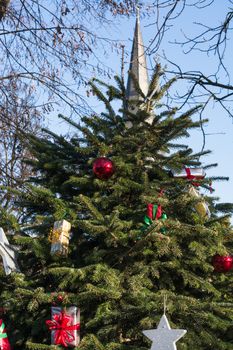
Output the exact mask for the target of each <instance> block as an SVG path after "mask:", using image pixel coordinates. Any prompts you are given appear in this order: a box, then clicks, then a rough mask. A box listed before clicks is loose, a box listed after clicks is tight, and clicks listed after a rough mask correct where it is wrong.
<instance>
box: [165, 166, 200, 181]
mask: <svg viewBox="0 0 233 350" xmlns="http://www.w3.org/2000/svg"><path fill="white" fill-rule="evenodd" d="M170 174H171V176H173V177H175V178H181V179H188V180H198V179H199V180H201V179H204V177H205V176H206V173H205V171H204V169H202V168H184V169H182V170H181V171H178V172H176V171H173V170H171V171H170Z"/></svg>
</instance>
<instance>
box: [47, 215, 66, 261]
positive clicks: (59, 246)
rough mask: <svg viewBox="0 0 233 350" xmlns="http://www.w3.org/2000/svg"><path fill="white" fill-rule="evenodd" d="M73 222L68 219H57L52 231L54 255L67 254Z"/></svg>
mask: <svg viewBox="0 0 233 350" xmlns="http://www.w3.org/2000/svg"><path fill="white" fill-rule="evenodd" d="M70 230H71V224H70V223H69V222H68V221H66V220H61V221H55V222H54V225H53V229H52V231H51V233H50V237H49V238H50V241H51V251H50V253H51V254H52V255H54V254H57V255H67V254H68V247H69V239H70Z"/></svg>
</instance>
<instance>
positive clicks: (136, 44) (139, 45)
mask: <svg viewBox="0 0 233 350" xmlns="http://www.w3.org/2000/svg"><path fill="white" fill-rule="evenodd" d="M129 71H131V72H132V73H133V74H134V75H135V77H136V78H137V80H138V83H139V86H140V89H141V90H142V92H143V93H144V94H145V95H147V92H148V86H149V78H148V71H147V64H146V56H145V51H144V45H143V40H142V33H141V29H140V14H139V7H137V19H136V25H135V31H134V39H133V47H132V52H131V59H130V67H129ZM127 97H128V99H129V100H135V101H138V100H140V99H141V97H140V95H139V94H138V92H137V91H136V89H135V87H134V83H133V80H132V77H131V76H130V75H129V76H128V82H127Z"/></svg>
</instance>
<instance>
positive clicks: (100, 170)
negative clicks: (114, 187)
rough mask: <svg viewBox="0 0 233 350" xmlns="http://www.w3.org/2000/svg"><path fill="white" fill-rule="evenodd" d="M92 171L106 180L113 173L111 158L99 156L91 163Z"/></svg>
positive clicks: (99, 177)
mask: <svg viewBox="0 0 233 350" xmlns="http://www.w3.org/2000/svg"><path fill="white" fill-rule="evenodd" d="M93 172H94V174H95V175H96V177H98V179H101V180H108V179H109V178H110V177H111V176H112V175H113V174H114V173H115V166H114V163H113V162H112V161H111V159H108V158H105V157H100V158H96V160H95V161H94V163H93Z"/></svg>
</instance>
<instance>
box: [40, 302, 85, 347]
mask: <svg viewBox="0 0 233 350" xmlns="http://www.w3.org/2000/svg"><path fill="white" fill-rule="evenodd" d="M46 325H47V327H48V328H49V330H51V344H53V345H62V346H64V347H65V348H67V347H76V346H78V344H79V342H80V332H79V331H80V310H79V309H78V308H77V307H76V306H70V307H65V308H62V307H54V306H53V307H52V308H51V320H47V321H46Z"/></svg>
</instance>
